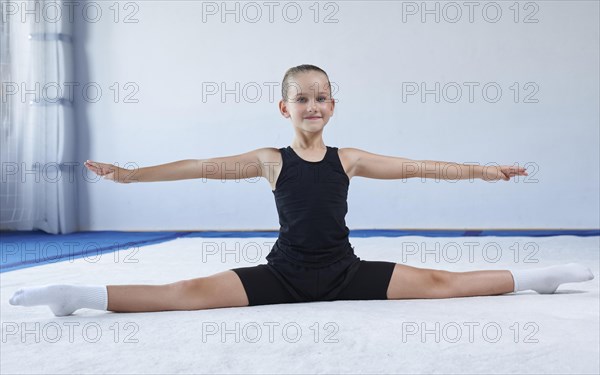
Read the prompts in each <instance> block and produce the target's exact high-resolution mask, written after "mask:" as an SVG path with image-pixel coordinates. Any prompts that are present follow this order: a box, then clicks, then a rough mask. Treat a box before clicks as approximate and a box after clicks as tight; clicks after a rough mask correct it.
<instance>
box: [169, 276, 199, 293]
mask: <svg viewBox="0 0 600 375" xmlns="http://www.w3.org/2000/svg"><path fill="white" fill-rule="evenodd" d="M202 284H203V282H202V279H194V280H181V281H177V282H174V283H171V284H168V285H167V287H168V288H169V289H170V291H171V292H172V295H175V296H178V297H186V296H190V295H196V294H198V293H199V292H200V291H201V289H202Z"/></svg>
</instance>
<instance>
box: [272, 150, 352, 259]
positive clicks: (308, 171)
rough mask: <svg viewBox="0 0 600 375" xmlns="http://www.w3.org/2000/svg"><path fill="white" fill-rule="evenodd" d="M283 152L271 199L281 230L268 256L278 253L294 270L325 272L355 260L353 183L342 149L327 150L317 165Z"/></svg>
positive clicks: (285, 151)
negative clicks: (350, 223)
mask: <svg viewBox="0 0 600 375" xmlns="http://www.w3.org/2000/svg"><path fill="white" fill-rule="evenodd" d="M279 151H280V153H281V158H282V161H283V166H282V168H281V173H280V174H279V177H278V178H277V182H276V184H275V190H273V194H274V195H275V204H276V205H277V212H278V214H279V225H280V229H279V237H278V238H277V241H276V242H275V245H274V246H273V250H272V252H271V255H270V256H273V255H274V253H280V254H278V255H283V256H284V257H285V258H286V259H287V260H288V261H291V262H293V263H295V264H300V265H303V266H324V265H328V264H331V263H334V262H336V261H338V260H340V259H342V258H343V257H344V256H348V255H349V252H350V253H351V254H353V251H352V248H351V245H350V242H349V239H348V235H349V233H350V231H349V229H348V227H347V226H346V221H345V216H346V213H347V212H348V203H347V197H348V187H349V185H350V179H349V178H348V175H346V172H345V171H344V168H343V167H342V163H341V161H340V158H339V156H338V148H337V147H329V146H327V152H326V154H325V158H324V159H323V160H321V161H317V162H311V161H306V160H304V159H302V158H300V156H298V155H297V154H296V153H295V152H294V150H293V149H292V148H291V146H288V147H284V148H280V149H279ZM267 259H269V258H267Z"/></svg>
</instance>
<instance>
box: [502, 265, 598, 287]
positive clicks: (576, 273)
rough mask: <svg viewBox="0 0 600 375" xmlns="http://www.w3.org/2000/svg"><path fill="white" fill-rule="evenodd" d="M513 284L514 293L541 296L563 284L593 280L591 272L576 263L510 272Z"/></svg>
mask: <svg viewBox="0 0 600 375" xmlns="http://www.w3.org/2000/svg"><path fill="white" fill-rule="evenodd" d="M510 272H511V273H512V275H513V280H514V282H515V290H514V292H518V291H521V290H529V289H532V290H535V291H536V292H538V293H541V294H551V293H554V292H555V291H556V289H557V288H558V286H559V285H560V284H563V283H574V282H580V281H588V280H592V279H593V278H594V274H593V273H592V271H591V270H590V269H589V268H587V267H585V266H583V265H581V264H577V263H569V264H561V265H557V266H550V267H544V268H535V269H524V270H515V271H512V270H511V271H510Z"/></svg>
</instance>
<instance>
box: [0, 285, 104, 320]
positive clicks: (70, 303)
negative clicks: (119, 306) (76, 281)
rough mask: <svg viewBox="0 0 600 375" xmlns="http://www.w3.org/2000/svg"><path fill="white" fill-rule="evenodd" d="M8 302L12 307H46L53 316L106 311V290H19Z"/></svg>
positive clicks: (59, 287) (67, 287)
mask: <svg viewBox="0 0 600 375" xmlns="http://www.w3.org/2000/svg"><path fill="white" fill-rule="evenodd" d="M8 302H9V303H10V304H11V305H13V306H16V305H19V306H39V305H48V307H50V310H52V312H53V313H54V315H56V316H65V315H71V314H72V313H74V312H75V310H78V309H81V308H88V309H96V310H106V309H107V307H108V290H107V289H106V286H104V285H82V286H79V285H62V284H59V285H46V286H38V287H31V288H23V289H19V290H17V291H16V292H15V294H14V295H13V296H12V298H11V299H10V300H9V301H8Z"/></svg>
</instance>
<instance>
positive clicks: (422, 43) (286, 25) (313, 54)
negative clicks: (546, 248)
mask: <svg viewBox="0 0 600 375" xmlns="http://www.w3.org/2000/svg"><path fill="white" fill-rule="evenodd" d="M135 4H136V5H137V7H138V8H137V9H136V8H128V9H125V8H124V3H121V12H120V13H119V15H118V17H117V20H118V22H115V13H114V11H113V10H111V9H109V8H108V7H109V6H110V5H112V3H110V4H108V3H106V4H101V6H102V10H103V13H102V17H101V19H100V20H99V21H97V22H88V21H85V20H79V21H78V22H77V25H76V33H75V35H76V37H77V54H76V60H77V80H78V82H79V83H81V84H82V85H83V84H85V83H87V82H94V84H95V85H97V87H100V88H101V89H102V94H103V95H102V97H100V98H99V99H98V100H97V101H96V102H91V100H87V101H86V100H84V98H83V97H82V96H81V95H79V96H76V105H77V106H76V108H77V120H78V131H79V134H78V139H79V151H78V155H79V159H80V160H78V161H79V162H81V163H82V162H83V161H84V160H86V159H92V160H97V161H101V162H109V163H119V165H123V164H125V163H135V164H137V165H138V166H149V165H155V164H162V163H167V162H171V161H176V160H181V159H192V158H195V159H204V158H210V157H217V156H227V155H234V154H240V153H243V152H246V151H249V150H252V149H255V148H259V147H283V146H287V145H289V144H290V142H291V141H292V139H293V135H294V134H293V130H292V125H291V123H290V122H289V120H287V119H284V118H283V117H282V116H281V115H280V114H279V111H278V108H277V99H278V93H279V92H280V86H279V85H280V82H281V79H282V77H283V74H284V72H285V70H286V69H287V68H289V67H291V66H295V65H299V64H303V63H310V64H315V65H318V66H320V67H322V68H323V69H325V70H326V71H327V72H328V73H329V75H330V79H331V81H332V82H334V84H335V85H337V91H336V92H335V93H334V95H335V97H336V98H337V100H338V102H337V103H336V112H335V114H334V117H333V118H332V119H331V121H330V122H329V123H328V124H327V127H326V129H325V132H324V140H325V143H326V144H327V145H331V146H336V147H357V148H361V149H364V150H367V151H370V152H373V153H378V154H384V155H393V156H401V157H406V158H411V159H416V160H423V159H428V160H440V161H453V162H460V163H480V164H488V163H492V164H494V163H497V164H514V163H518V164H519V165H525V166H526V167H528V171H529V177H527V178H522V177H521V178H519V179H518V180H513V181H511V182H505V181H499V182H496V183H489V182H484V181H482V180H476V181H471V182H469V181H464V180H463V181H457V182H448V181H439V182H436V181H434V180H431V179H427V180H424V181H421V180H418V179H409V180H406V181H401V180H373V179H365V178H360V177H358V178H353V179H352V181H351V185H350V192H349V213H348V216H347V224H348V226H349V227H350V228H351V229H362V228H364V229H366V228H598V227H600V218H599V210H600V206H599V169H600V168H599V165H598V164H599V139H600V135H599V113H598V102H599V92H598V82H599V77H598V65H599V54H598V45H599V30H598V3H597V2H591V1H571V2H569V1H541V2H535V3H534V2H531V3H529V4H532V5H529V6H528V8H525V3H523V2H521V3H520V9H519V10H520V11H519V14H518V17H517V18H518V22H515V16H516V15H515V8H514V5H513V2H498V3H490V2H481V3H478V4H479V5H478V6H477V7H475V8H474V9H473V13H472V22H470V20H469V8H467V7H466V6H465V5H462V4H463V2H459V3H453V4H458V6H459V7H460V9H461V11H462V16H461V18H460V19H458V20H457V22H450V21H451V20H452V19H453V18H455V17H456V15H457V13H456V10H457V8H456V7H452V5H450V6H448V5H446V3H445V2H438V3H435V2H428V3H427V7H428V8H429V9H434V7H435V6H436V4H437V6H439V7H440V12H439V15H440V19H439V22H436V20H435V14H426V13H423V12H422V9H420V10H417V13H416V14H414V15H411V14H410V13H414V12H413V10H414V7H415V6H416V7H421V4H422V2H415V3H412V2H388V1H385V2H383V1H382V2H367V1H352V2H336V3H320V4H319V6H320V9H319V10H320V12H319V14H318V16H317V21H318V22H315V20H314V17H315V12H314V11H313V10H312V9H311V7H313V2H296V3H285V2H284V3H276V4H277V6H276V7H275V8H274V9H273V10H274V12H273V18H272V22H270V20H269V8H268V7H267V6H264V5H263V4H264V3H262V2H259V3H253V4H256V5H258V6H259V7H260V9H261V10H262V17H261V18H260V19H259V20H258V21H257V22H250V21H252V19H253V18H254V17H255V16H256V14H257V13H256V8H249V7H246V8H244V6H246V4H247V3H235V2H228V3H227V7H228V8H229V9H234V7H235V6H236V4H237V6H238V7H239V8H240V11H239V12H238V13H237V14H238V15H239V16H240V19H239V22H236V20H235V13H236V12H235V11H234V12H233V13H232V14H229V15H227V16H226V19H225V22H224V23H223V22H222V20H221V15H222V14H223V12H222V11H221V10H222V9H219V11H218V12H217V14H216V15H211V14H210V12H209V11H210V8H211V7H212V6H216V7H219V8H220V7H221V5H222V4H223V3H221V2H216V3H209V2H204V3H202V2H192V1H181V2H177V1H169V2H165V1H148V2H137V3H135ZM286 4H287V5H288V8H287V12H288V13H287V17H288V18H287V19H286V18H284V17H283V16H282V9H283V8H284V6H286ZM289 4H292V5H291V6H290V5H289ZM294 4H295V5H297V7H296V8H300V9H301V10H302V15H301V17H300V19H299V21H298V22H293V21H294V20H293V18H294V17H295V9H294V8H295V6H294ZM326 4H329V5H328V6H326ZM484 7H485V12H486V13H485V14H486V15H485V17H484V15H483V14H482V12H483V9H484ZM511 7H512V8H511ZM203 8H204V9H203ZM498 8H499V9H500V10H501V11H502V14H501V15H500V16H499V17H497V16H496V10H497V9H498ZM244 9H245V10H246V12H244ZM313 9H314V8H313ZM128 14H130V15H131V14H133V17H132V20H138V22H137V23H125V22H123V20H124V18H125V16H126V15H128ZM328 15H329V16H330V18H328ZM423 15H424V16H425V17H426V18H425V22H423V21H422V19H421V16H423ZM528 15H530V18H527V17H528ZM203 17H204V19H203ZM486 17H487V18H486ZM403 18H404V19H403ZM494 18H498V19H494ZM526 20H528V21H530V22H524V21H526ZM535 20H537V22H533V21H535ZM336 21H337V22H336ZM494 21H496V22H494ZM115 82H118V85H119V90H118V91H119V93H120V96H119V98H118V100H117V103H115V98H114V93H115V91H116V90H115V89H114V86H113V85H114V83H115ZM127 82H132V83H134V84H135V86H131V87H125V84H126V83H127ZM236 82H237V83H239V85H240V94H241V97H240V98H239V103H236V100H235V97H234V95H232V94H230V95H227V96H226V97H225V100H221V98H220V96H219V95H213V96H208V97H206V98H205V100H203V95H202V94H203V85H205V86H206V85H207V84H208V85H210V84H211V83H215V84H216V85H221V84H222V83H223V84H225V85H226V88H227V89H234V87H235V84H236ZM407 82H409V83H410V82H415V83H416V84H417V85H420V84H421V83H425V84H426V85H427V86H426V88H427V89H433V88H434V87H435V84H436V82H438V83H439V84H440V93H441V96H440V98H439V99H440V100H439V102H436V101H435V98H434V95H433V94H429V95H426V97H425V100H423V99H422V98H421V97H420V95H418V94H417V95H409V96H407V97H406V100H403V93H406V86H407V84H406V83H407ZM469 82H473V85H475V86H473V87H474V92H473V96H472V102H471V100H470V98H469V86H468V85H470V83H469ZM515 82H517V83H518V84H517V85H518V86H519V90H518V92H519V97H518V99H516V98H515V91H516V90H515V86H513V85H514V84H515ZM488 83H489V85H488V91H487V96H484V95H483V94H482V87H483V86H484V85H486V84H488ZM528 83H530V84H529V85H528V86H527V84H528ZM245 85H246V88H247V89H248V90H247V91H246V95H244V92H243V90H241V88H243V87H244V86H245ZM270 85H275V88H274V90H273V92H274V95H275V96H274V98H270V97H269V86H270ZM403 85H404V89H403ZM409 85H410V84H409ZM111 86H112V87H113V89H111ZM253 86H254V87H256V86H259V87H261V88H262V93H261V94H262V96H260V97H259V98H258V99H257V100H255V99H254V98H255V97H256V94H257V93H256V90H255V89H254V88H252V87H253ZM457 86H459V87H460V88H461V89H462V97H460V98H459V99H458V100H453V98H454V97H456V90H455V88H456V87H457ZM444 87H445V90H444ZM494 87H499V88H500V89H501V90H502V93H501V95H500V96H499V98H498V100H497V101H495V102H493V101H494V97H496V91H495V88H494ZM135 90H137V92H135V93H134V91H135ZM132 93H134V94H133V96H132V97H130V98H129V99H130V100H131V99H135V100H138V102H137V103H126V102H125V100H124V99H125V97H124V96H126V95H128V94H132ZM528 95H530V96H529V97H527V96H528ZM515 99H516V101H517V102H516V103H515ZM453 101H455V102H453ZM531 101H537V102H536V103H535V102H531ZM90 177H91V176H90ZM79 214H80V217H79V221H80V230H213V229H214V230H227V229H247V230H252V229H278V228H279V224H278V217H277V212H276V207H275V202H274V199H273V194H272V192H271V190H270V186H269V184H268V183H267V181H266V180H259V181H253V182H252V181H239V182H236V181H226V182H221V181H216V180H207V181H204V182H203V181H201V180H188V181H176V182H159V183H146V184H144V183H139V184H127V185H121V184H114V183H112V182H109V181H105V180H100V181H95V182H89V181H86V180H85V179H83V178H81V179H80V181H79Z"/></svg>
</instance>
